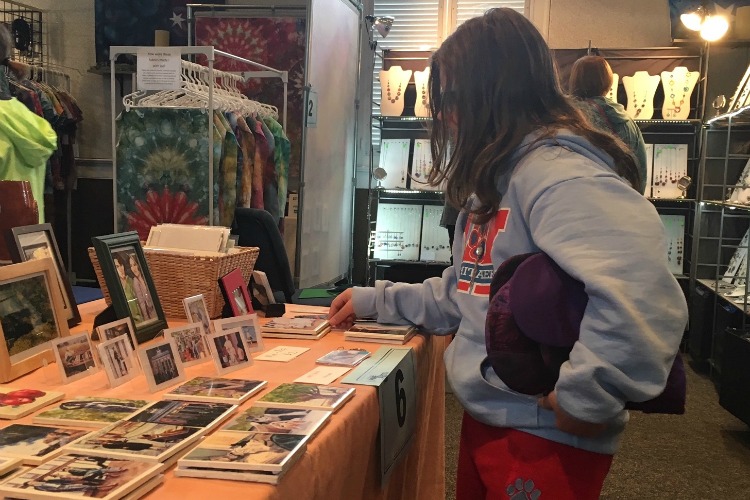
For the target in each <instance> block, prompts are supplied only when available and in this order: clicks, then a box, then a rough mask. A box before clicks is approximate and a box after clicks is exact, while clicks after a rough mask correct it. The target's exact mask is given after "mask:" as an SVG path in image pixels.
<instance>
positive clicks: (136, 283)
mask: <svg viewBox="0 0 750 500" xmlns="http://www.w3.org/2000/svg"><path fill="white" fill-rule="evenodd" d="M91 241H92V243H93V244H94V249H95V250H96V257H97V258H98V259H99V265H100V266H101V269H102V274H103V276H104V281H105V282H106V283H107V289H108V290H109V296H110V298H111V299H112V306H113V308H114V310H115V315H116V316H117V317H118V318H119V319H124V318H130V319H132V320H133V327H134V331H135V339H136V341H138V343H143V342H146V341H148V340H151V339H152V338H154V337H155V336H156V335H157V334H158V333H159V332H160V331H161V330H163V329H164V328H166V327H167V318H166V316H165V314H164V310H163V309H162V307H161V303H160V302H159V297H158V295H157V294H156V286H155V285H154V281H153V279H152V278H151V272H150V271H149V268H148V263H147V262H146V256H145V255H144V253H143V248H142V247H141V242H140V240H139V239H138V233H136V232H135V231H130V232H127V233H118V234H110V235H107V236H96V237H94V238H92V239H91Z"/></svg>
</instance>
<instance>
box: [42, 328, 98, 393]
mask: <svg viewBox="0 0 750 500" xmlns="http://www.w3.org/2000/svg"><path fill="white" fill-rule="evenodd" d="M51 345H52V352H53V353H54V354H55V362H57V366H58V367H59V369H60V376H61V377H62V383H63V384H68V383H70V382H74V381H76V380H78V379H82V378H85V377H88V376H89V375H93V374H94V373H97V372H98V371H99V370H98V365H97V364H96V357H95V356H94V348H93V347H92V346H91V339H90V338H89V334H88V333H86V332H84V333H80V334H78V335H70V336H68V337H65V338H62V339H55V340H53V341H52V342H51Z"/></svg>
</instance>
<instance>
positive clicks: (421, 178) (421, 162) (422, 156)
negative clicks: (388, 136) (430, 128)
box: [409, 139, 445, 191]
mask: <svg viewBox="0 0 750 500" xmlns="http://www.w3.org/2000/svg"><path fill="white" fill-rule="evenodd" d="M430 170H432V153H431V152H430V141H429V139H414V154H413V155H412V158H411V173H410V174H409V177H410V178H411V184H410V187H411V189H419V190H420V191H443V189H444V187H445V186H444V183H441V184H440V185H438V186H433V185H431V184H429V183H428V182H427V176H429V175H430Z"/></svg>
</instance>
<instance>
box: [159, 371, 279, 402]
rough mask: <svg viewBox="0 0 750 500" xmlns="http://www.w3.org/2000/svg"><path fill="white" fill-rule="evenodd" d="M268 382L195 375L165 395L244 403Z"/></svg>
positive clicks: (198, 399)
mask: <svg viewBox="0 0 750 500" xmlns="http://www.w3.org/2000/svg"><path fill="white" fill-rule="evenodd" d="M267 384H268V382H266V381H261V380H242V379H231V378H217V377H195V378H194V379H192V380H188V381H187V382H185V383H184V384H182V385H180V386H178V387H175V388H174V389H172V390H171V391H169V392H168V393H166V394H165V395H164V397H165V398H167V399H181V400H189V401H216V402H222V403H242V402H243V401H246V400H247V399H248V398H250V397H251V396H252V395H253V394H255V393H256V392H258V391H259V390H261V389H262V388H263V387H265V386H266V385H267Z"/></svg>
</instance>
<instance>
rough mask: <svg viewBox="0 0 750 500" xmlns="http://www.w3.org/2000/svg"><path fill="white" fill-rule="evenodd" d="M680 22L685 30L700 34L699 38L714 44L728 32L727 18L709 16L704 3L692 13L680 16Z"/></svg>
mask: <svg viewBox="0 0 750 500" xmlns="http://www.w3.org/2000/svg"><path fill="white" fill-rule="evenodd" d="M680 21H682V24H684V25H685V27H686V28H687V29H689V30H692V31H698V32H700V35H701V38H703V39H704V40H706V41H707V42H715V41H716V40H718V39H720V38H721V37H723V36H724V35H725V34H726V32H727V30H729V21H728V20H727V18H726V17H724V16H722V15H717V14H711V12H710V10H709V8H708V7H707V6H706V4H705V3H703V4H702V5H701V6H700V7H698V8H697V9H695V10H693V11H690V12H686V13H684V14H682V15H681V16H680Z"/></svg>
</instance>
